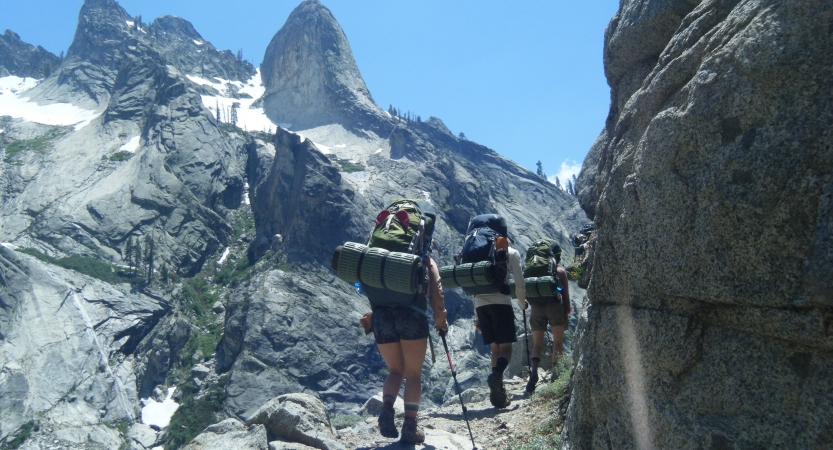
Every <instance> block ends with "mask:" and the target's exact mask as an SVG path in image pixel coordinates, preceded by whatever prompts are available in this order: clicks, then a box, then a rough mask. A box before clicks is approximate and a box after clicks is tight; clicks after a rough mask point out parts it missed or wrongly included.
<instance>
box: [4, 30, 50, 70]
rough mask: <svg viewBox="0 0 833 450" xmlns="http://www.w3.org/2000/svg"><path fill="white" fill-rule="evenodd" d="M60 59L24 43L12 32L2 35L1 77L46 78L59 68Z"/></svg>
mask: <svg viewBox="0 0 833 450" xmlns="http://www.w3.org/2000/svg"><path fill="white" fill-rule="evenodd" d="M58 64H59V59H58V57H57V56H55V55H53V54H52V53H50V52H49V51H47V50H45V49H44V48H43V47H41V46H37V47H35V46H34V45H31V44H28V43H26V42H23V41H22V40H21V39H20V36H19V35H18V34H17V33H15V32H14V31H12V30H6V32H5V33H4V34H2V35H0V77H3V76H7V75H16V76H19V77H35V78H44V77H47V76H49V75H50V74H51V73H52V71H53V70H54V69H55V68H56V67H58Z"/></svg>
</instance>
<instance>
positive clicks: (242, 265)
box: [214, 257, 254, 286]
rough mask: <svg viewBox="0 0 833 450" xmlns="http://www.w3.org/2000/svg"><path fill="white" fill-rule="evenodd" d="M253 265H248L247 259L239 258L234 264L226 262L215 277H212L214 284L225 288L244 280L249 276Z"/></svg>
mask: <svg viewBox="0 0 833 450" xmlns="http://www.w3.org/2000/svg"><path fill="white" fill-rule="evenodd" d="M252 267H254V266H253V265H251V264H249V258H245V257H244V258H240V259H239V260H238V261H237V262H236V263H235V264H233V265H232V264H231V262H227V263H226V264H223V267H222V268H221V269H220V271H219V272H217V275H215V276H214V282H215V283H217V284H219V285H222V286H226V285H229V284H231V283H232V282H234V281H236V280H239V279H242V278H246V276H248V275H249V272H250V271H251V269H252Z"/></svg>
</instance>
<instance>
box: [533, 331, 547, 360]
mask: <svg viewBox="0 0 833 450" xmlns="http://www.w3.org/2000/svg"><path fill="white" fill-rule="evenodd" d="M543 349H544V332H543V331H535V330H533V331H532V357H533V358H540V357H541V351H542V350H543Z"/></svg>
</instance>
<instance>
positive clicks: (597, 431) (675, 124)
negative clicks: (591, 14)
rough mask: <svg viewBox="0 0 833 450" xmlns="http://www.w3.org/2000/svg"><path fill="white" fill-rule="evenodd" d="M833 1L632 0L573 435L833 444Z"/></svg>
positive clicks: (615, 443) (582, 187)
mask: <svg viewBox="0 0 833 450" xmlns="http://www.w3.org/2000/svg"><path fill="white" fill-rule="evenodd" d="M831 21H833V9H831V7H830V3H829V2H826V1H822V0H802V1H794V2H780V1H767V0H763V1H754V2H744V1H729V0H709V1H702V2H688V1H660V0H654V1H648V2H642V1H623V2H622V3H621V4H620V9H619V12H618V13H617V14H616V16H615V17H614V18H613V20H611V22H610V24H609V25H608V28H607V31H606V35H605V71H606V74H607V77H608V82H609V84H610V86H611V110H610V115H609V116H608V120H607V122H606V124H605V128H604V130H603V132H602V134H601V135H600V136H599V138H598V139H597V141H596V142H595V143H594V145H593V147H592V149H591V150H590V153H589V154H588V156H587V158H586V160H585V162H584V166H583V169H582V173H581V175H580V176H579V178H578V183H577V185H578V190H579V196H580V200H581V204H582V207H583V208H584V209H585V211H587V212H588V215H589V216H590V217H591V219H594V220H595V224H596V230H597V239H596V243H595V247H594V254H593V260H592V263H591V266H590V267H589V270H591V271H592V272H591V274H590V282H589V288H588V298H589V303H588V306H587V309H586V310H585V311H584V314H583V315H582V318H581V324H580V327H579V331H580V334H579V336H580V337H579V338H578V341H577V345H576V347H575V351H576V355H575V356H576V358H575V359H576V371H575V374H574V386H573V391H572V402H571V404H570V407H569V413H568V418H567V423H566V426H565V428H564V434H563V438H564V442H565V444H564V447H565V448H574V449H591V448H594V449H595V448H704V447H705V448H715V449H717V448H719V449H728V448H756V447H761V448H763V447H784V448H786V447H793V448H821V447H824V446H826V445H828V444H829V442H831V439H833V426H831V423H833V415H831V414H833V413H831V411H833V398H832V397H831V396H830V390H831V386H830V380H831V379H833V378H831V377H833V356H831V355H833V352H831V351H833V328H831V317H833V300H832V299H833V277H831V276H830V274H831V273H833V240H831V239H830V236H831V235H833V233H832V232H833V201H831V198H833V197H832V196H833V178H832V177H833V174H832V173H831V172H833V137H831V134H830V130H831V129H833V97H831V92H833V73H831V67H833V50H831V49H833V34H832V33H831V30H833V29H831V27H830V24H831Z"/></svg>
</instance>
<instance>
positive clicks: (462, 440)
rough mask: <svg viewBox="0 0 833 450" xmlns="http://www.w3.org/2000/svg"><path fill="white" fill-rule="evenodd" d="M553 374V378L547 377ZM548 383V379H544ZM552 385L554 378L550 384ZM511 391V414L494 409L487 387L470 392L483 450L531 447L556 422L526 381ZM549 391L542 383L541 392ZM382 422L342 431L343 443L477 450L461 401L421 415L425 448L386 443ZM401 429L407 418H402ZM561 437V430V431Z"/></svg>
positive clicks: (513, 383) (368, 449)
mask: <svg viewBox="0 0 833 450" xmlns="http://www.w3.org/2000/svg"><path fill="white" fill-rule="evenodd" d="M548 376H549V374H547V377H548ZM542 378H543V377H542ZM545 379H548V378H545ZM504 383H505V386H506V391H507V392H508V393H509V394H510V396H511V398H512V403H511V404H510V405H509V407H507V408H501V409H498V408H495V407H493V406H492V405H491V403H489V389H488V387H486V386H482V387H478V388H474V389H472V390H471V391H476V392H468V391H467V392H466V394H467V396H471V402H470V403H469V402H467V403H466V407H467V408H468V419H469V423H470V424H471V430H472V434H473V435H474V439H475V443H476V445H477V448H478V449H479V450H489V449H503V448H507V447H509V446H510V445H511V444H513V443H519V442H526V441H527V439H529V438H530V437H531V436H534V435H536V434H538V433H536V430H539V429H541V428H542V427H544V426H546V424H548V423H550V422H551V421H552V420H554V419H556V414H557V413H556V411H555V408H554V407H553V406H552V405H553V404H554V403H552V402H548V401H546V400H545V399H543V398H542V397H541V396H531V397H526V396H525V395H524V388H525V386H526V380H525V379H521V378H517V377H515V378H513V379H508V380H505V381H504ZM543 387H544V384H543V382H539V390H541V389H542V388H543ZM376 421H377V419H376V417H370V418H368V419H367V420H366V421H365V422H363V423H359V424H357V425H355V426H353V427H350V428H343V429H341V430H339V434H340V436H341V441H340V442H341V443H342V444H343V445H344V446H345V447H346V448H350V449H359V450H376V449H388V450H397V449H432V450H433V449H437V450H443V449H445V450H471V449H472V442H471V438H470V437H469V432H468V429H467V428H466V422H465V420H464V419H463V414H462V408H461V406H460V402H459V400H458V397H455V398H454V399H453V400H450V401H448V402H446V404H445V405H444V406H441V407H439V408H431V409H426V410H424V411H420V415H419V424H420V425H421V426H422V427H423V428H424V429H425V435H426V439H425V443H424V444H422V445H416V446H414V445H404V444H401V443H399V442H398V441H397V440H395V439H386V438H383V437H382V436H381V435H379V432H378V427H377V425H376ZM396 423H397V426H398V427H399V428H400V429H401V426H402V418H401V417H399V418H397V421H396ZM557 430H558V431H560V426H559V427H558V429H557Z"/></svg>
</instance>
